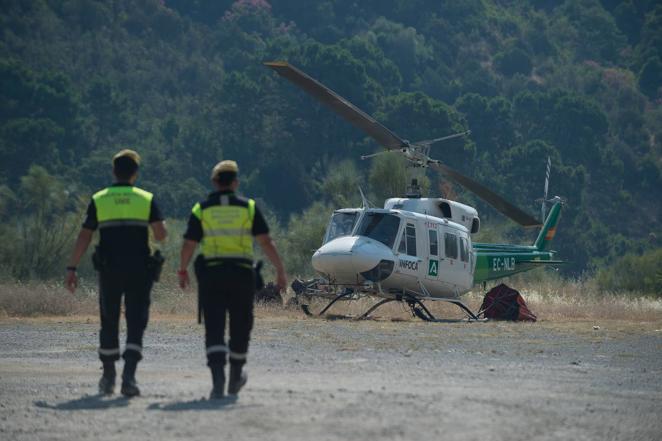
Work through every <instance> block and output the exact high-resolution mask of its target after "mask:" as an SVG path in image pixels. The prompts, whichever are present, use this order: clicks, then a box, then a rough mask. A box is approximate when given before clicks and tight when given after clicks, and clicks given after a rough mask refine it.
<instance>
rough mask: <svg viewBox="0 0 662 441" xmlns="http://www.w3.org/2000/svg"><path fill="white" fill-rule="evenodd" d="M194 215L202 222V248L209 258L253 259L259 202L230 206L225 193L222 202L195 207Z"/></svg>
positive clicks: (204, 254)
mask: <svg viewBox="0 0 662 441" xmlns="http://www.w3.org/2000/svg"><path fill="white" fill-rule="evenodd" d="M192 212H193V215H194V216H195V217H197V218H198V219H199V220H200V223H201V224H202V232H203V236H202V241H201V243H200V250H201V252H202V254H203V256H204V257H205V259H246V260H250V261H251V262H252V261H253V220H254V218H255V201H254V200H253V199H249V200H248V206H245V207H244V206H241V205H230V204H229V200H228V197H227V196H221V198H220V205H210V206H207V207H204V208H203V207H202V206H201V205H200V204H199V203H198V204H195V206H194V207H193V210H192Z"/></svg>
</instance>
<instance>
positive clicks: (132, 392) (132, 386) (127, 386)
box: [121, 359, 140, 398]
mask: <svg viewBox="0 0 662 441" xmlns="http://www.w3.org/2000/svg"><path fill="white" fill-rule="evenodd" d="M137 367H138V360H131V359H129V360H124V371H122V390H121V392H122V395H124V396H125V397H127V398H131V397H135V396H138V395H140V389H138V384H137V383H136V368H137Z"/></svg>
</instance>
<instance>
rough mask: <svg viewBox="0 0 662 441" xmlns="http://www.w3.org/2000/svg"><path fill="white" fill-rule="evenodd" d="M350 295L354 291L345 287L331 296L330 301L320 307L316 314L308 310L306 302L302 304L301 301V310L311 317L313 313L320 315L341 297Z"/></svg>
mask: <svg viewBox="0 0 662 441" xmlns="http://www.w3.org/2000/svg"><path fill="white" fill-rule="evenodd" d="M352 295H354V291H352V290H351V289H345V290H343V292H341V293H340V294H338V295H337V296H335V297H334V298H333V300H331V301H330V302H329V303H328V304H327V305H326V306H325V307H324V308H322V310H321V311H320V312H319V313H317V314H313V313H312V312H311V311H310V306H309V305H308V304H304V303H302V304H301V310H302V311H303V313H304V314H306V315H307V316H309V317H312V316H315V315H318V316H320V315H322V314H324V313H325V312H326V311H328V310H329V309H330V308H331V307H332V306H333V304H334V303H336V302H337V301H338V300H341V299H343V298H346V297H350V296H352Z"/></svg>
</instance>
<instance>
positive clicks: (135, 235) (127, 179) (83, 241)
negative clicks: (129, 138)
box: [65, 150, 167, 397]
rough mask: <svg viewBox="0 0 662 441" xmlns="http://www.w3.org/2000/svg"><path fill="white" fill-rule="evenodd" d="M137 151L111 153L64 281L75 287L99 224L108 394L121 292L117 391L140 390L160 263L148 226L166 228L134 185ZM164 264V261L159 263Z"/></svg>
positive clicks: (102, 388)
mask: <svg viewBox="0 0 662 441" xmlns="http://www.w3.org/2000/svg"><path fill="white" fill-rule="evenodd" d="M139 166H140V156H139V155H138V153H136V152H135V151H133V150H122V151H120V152H119V153H117V154H116V155H115V156H114V157H113V176H114V178H115V182H114V183H113V185H111V186H110V187H108V188H105V189H103V190H101V191H98V192H97V193H95V194H94V196H92V201H91V202H90V204H89V205H88V207H87V215H86V217H85V221H84V222H83V225H82V228H81V230H80V233H79V234H78V239H77V240H76V244H75V246H74V250H73V253H72V255H71V259H70V260H69V265H68V266H67V268H66V270H67V275H66V279H65V284H66V286H67V288H68V289H69V291H71V292H72V293H73V292H74V291H75V290H76V288H77V286H78V277H77V275H76V267H77V266H78V263H79V262H80V259H81V257H82V256H83V254H85V251H86V250H87V248H88V246H89V245H90V242H91V241H92V235H93V234H94V231H95V230H96V229H99V244H98V246H97V248H96V252H95V253H94V256H93V261H94V266H95V269H96V270H97V271H98V274H99V312H100V316H101V331H100V333H99V340H100V342H99V343H100V344H99V358H100V359H101V362H102V364H103V374H102V376H101V380H100V381H99V392H100V393H102V394H112V393H113V391H114V388H115V377H116V371H115V362H116V361H117V360H119V358H120V344H119V319H120V309H121V304H122V296H123V295H124V306H125V316H126V325H127V336H126V345H125V347H124V353H123V354H122V358H124V370H123V372H122V387H121V392H122V394H123V395H124V396H127V397H132V396H136V395H140V389H138V385H137V383H136V378H135V374H136V368H137V365H138V362H139V361H140V360H141V359H142V348H143V334H144V332H145V329H146V327H147V321H148V317H149V305H150V291H151V289H152V284H153V281H154V279H155V278H156V277H158V276H157V275H156V274H155V273H158V270H159V269H160V268H159V262H158V261H155V259H154V257H153V256H151V255H150V247H149V231H148V227H151V229H152V232H153V234H154V238H155V239H156V240H157V241H163V240H165V238H166V235H167V232H166V227H165V222H164V220H163V216H162V214H161V211H160V210H159V208H158V206H157V205H156V202H155V201H154V197H153V195H152V193H149V192H147V191H145V190H142V189H140V188H138V187H135V186H134V184H135V182H136V179H137V177H138V168H139ZM160 263H162V262H160Z"/></svg>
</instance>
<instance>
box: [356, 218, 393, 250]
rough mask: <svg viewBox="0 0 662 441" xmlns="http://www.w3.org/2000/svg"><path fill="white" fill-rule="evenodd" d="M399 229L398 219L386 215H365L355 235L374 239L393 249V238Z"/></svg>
mask: <svg viewBox="0 0 662 441" xmlns="http://www.w3.org/2000/svg"><path fill="white" fill-rule="evenodd" d="M399 228H400V218H399V217H398V216H395V215H392V214H388V213H370V212H368V213H366V214H365V215H364V216H363V220H362V221H361V224H360V225H359V228H358V230H357V231H356V234H357V235H359V236H366V237H369V238H371V239H375V240H376V241H379V242H381V243H383V244H384V245H386V246H387V247H389V248H393V244H394V243H395V237H396V236H397V235H398V229H399Z"/></svg>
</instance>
